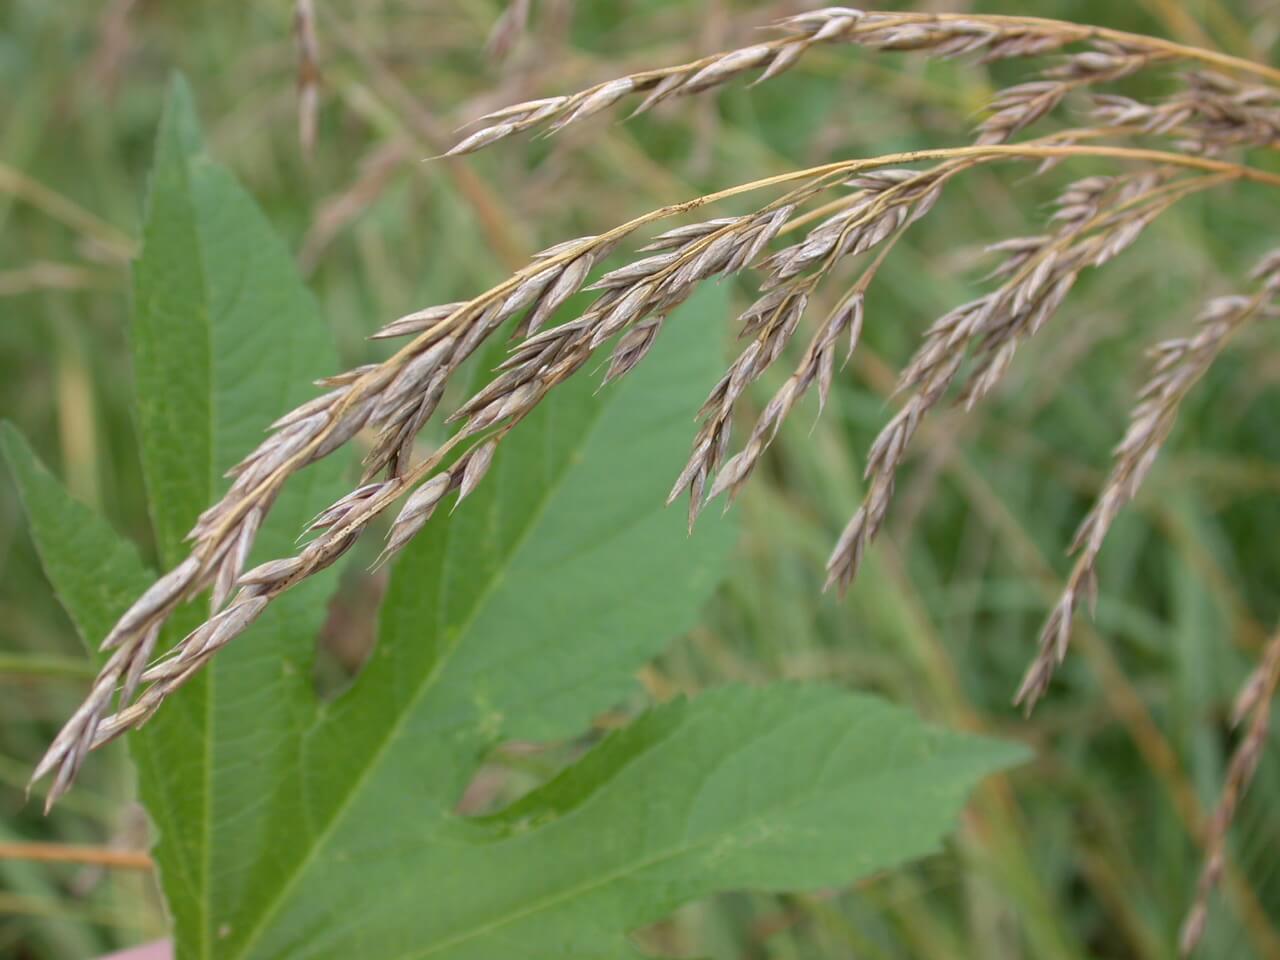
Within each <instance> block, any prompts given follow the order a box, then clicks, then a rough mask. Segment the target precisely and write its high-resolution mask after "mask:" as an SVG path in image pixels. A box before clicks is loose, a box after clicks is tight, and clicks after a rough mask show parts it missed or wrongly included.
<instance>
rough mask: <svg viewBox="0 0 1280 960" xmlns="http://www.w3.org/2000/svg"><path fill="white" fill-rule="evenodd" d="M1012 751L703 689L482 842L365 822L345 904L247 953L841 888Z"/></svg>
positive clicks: (814, 706) (498, 952)
mask: <svg viewBox="0 0 1280 960" xmlns="http://www.w3.org/2000/svg"><path fill="white" fill-rule="evenodd" d="M1022 755H1023V751H1022V750H1021V749H1020V748H1018V747H1014V746H1010V745H1008V744H1002V743H999V742H995V741H990V740H985V739H981V738H977V737H970V736H961V735H957V734H950V733H944V732H941V731H935V730H930V729H929V728H926V727H924V726H923V725H921V724H920V723H919V721H917V720H916V719H915V718H914V717H912V716H911V715H910V714H909V713H908V712H906V711H904V710H901V709H899V708H896V707H892V706H889V705H888V704H885V703H883V702H880V701H878V700H875V699H872V698H868V697H862V696H856V695H851V694H847V693H843V692H840V691H837V690H834V689H831V688H826V687H822V686H818V685H807V686H801V685H790V684H778V685H776V686H773V687H768V688H763V689H749V688H742V687H733V688H727V689H720V690H716V691H713V692H710V693H707V694H704V695H702V696H700V697H699V698H697V699H696V700H694V701H691V702H678V703H673V704H669V705H667V706H664V707H660V708H657V709H655V710H653V711H651V712H650V713H648V714H646V715H645V716H643V717H642V718H641V719H640V720H638V721H636V722H635V723H633V724H632V725H631V726H630V727H628V728H627V729H625V730H623V731H622V732H620V733H618V734H615V735H614V736H612V737H611V738H609V739H608V740H607V741H606V742H605V743H604V744H602V745H601V746H600V747H598V748H596V749H595V750H594V751H592V752H591V753H590V754H588V755H587V756H586V758H585V759H584V760H582V761H581V762H580V763H578V764H577V765H576V766H574V767H572V768H570V769H569V770H567V771H566V772H565V773H564V774H562V775H561V776H560V777H558V778H557V779H555V780H553V781H552V782H551V783H550V784H548V785H547V786H546V787H544V788H542V789H541V790H538V791H536V792H535V793H534V794H532V795H531V796H529V797H527V798H526V799H525V800H524V801H522V802H520V803H518V804H517V805H516V806H515V807H513V808H512V810H510V811H508V813H507V814H506V815H504V816H503V817H501V818H499V819H498V823H500V824H501V825H502V827H503V828H504V829H503V831H502V833H501V834H500V835H499V836H497V837H494V836H493V835H492V834H488V835H483V836H476V835H474V834H472V835H468V833H467V832H465V831H464V830H462V829H458V828H455V829H453V830H442V831H439V832H438V833H437V835H436V836H435V837H434V838H433V839H432V840H431V841H430V842H424V843H421V844H419V845H418V847H417V849H416V850H415V851H414V855H413V856H411V857H407V856H402V855H401V851H400V850H399V848H398V847H390V848H388V847H382V846H373V845H372V843H373V837H375V836H377V835H379V834H382V835H385V833H386V825H385V824H381V825H379V826H378V828H376V829H371V830H370V831H369V834H368V842H369V844H370V845H369V846H367V847H364V848H352V849H348V850H347V851H346V854H347V856H346V858H345V859H344V860H343V861H342V862H341V864H339V863H336V862H335V863H331V864H330V867H329V869H330V873H329V876H328V883H330V884H332V885H334V886H337V887H341V889H342V890H343V892H344V908H343V909H341V910H335V909H332V907H331V905H328V904H327V902H326V898H315V897H307V898H303V899H302V900H301V901H300V902H299V903H298V904H297V907H296V908H295V909H294V910H293V911H291V922H290V923H288V924H287V925H282V926H281V927H280V928H279V929H277V930H275V931H273V934H272V936H271V937H269V938H268V939H267V940H266V941H265V942H264V943H263V944H262V945H261V946H260V949H259V950H258V951H257V953H258V955H261V956H287V957H290V958H309V957H332V956H368V957H377V958H379V960H410V958H428V957H430V958H438V960H490V958H493V957H502V958H504V960H522V958H528V960H533V958H538V960H541V958H549V957H556V958H574V957H581V958H599V957H622V956H628V957H629V956H633V955H634V954H633V953H632V951H631V948H630V947H629V945H628V944H627V942H626V939H625V934H626V933H627V932H628V931H631V930H634V929H636V928H637V927H639V926H642V925H644V924H647V923H650V922H652V921H654V920H656V919H658V918H660V917H662V916H664V915H665V914H667V913H669V912H670V911H671V910H672V909H673V908H675V907H676V906H678V905H680V904H681V903H684V902H686V901H688V900H691V899H694V898H697V897H702V896H705V895H707V894H709V893H712V892H715V891H719V890H726V889H736V888H744V887H745V888H753V889H760V890H793V889H807V888H815V887H825V886H831V885H837V884H844V883H847V882H849V881H851V880H853V879H855V878H857V877H860V876H865V875H866V874H868V873H871V872H873V871H876V870H880V869H883V868H885V867H888V866H891V865H893V864H895V863H899V862H901V861H903V860H905V859H908V858H911V857H915V856H919V855H921V854H924V853H927V852H929V851H931V850H933V849H936V847H937V845H938V841H939V838H940V837H941V836H942V835H943V833H944V832H945V831H946V830H947V829H948V827H949V826H950V824H951V822H952V820H953V818H954V817H955V815H956V812H957V811H958V810H959V808H960V806H961V805H962V803H963V801H964V798H965V795H966V794H967V792H968V791H969V789H970V788H971V787H972V785H973V784H974V783H975V782H976V781H977V780H978V779H979V778H980V777H981V776H982V775H984V774H986V773H988V772H991V771H994V770H996V769H999V768H1000V767H1002V766H1006V765H1008V764H1010V763H1013V762H1015V761H1017V760H1018V759H1020V758H1021V756H1022ZM386 861H392V862H394V864H395V871H394V877H395V880H394V882H389V883H386V884H385V885H383V884H382V883H381V881H382V880H383V879H384V878H389V877H391V876H392V874H391V873H389V872H387V873H384V869H385V866H386V863H385V862H386Z"/></svg>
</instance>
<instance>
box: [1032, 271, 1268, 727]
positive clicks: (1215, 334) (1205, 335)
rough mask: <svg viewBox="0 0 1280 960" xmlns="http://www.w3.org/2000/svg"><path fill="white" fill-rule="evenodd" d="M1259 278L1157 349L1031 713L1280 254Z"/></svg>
mask: <svg viewBox="0 0 1280 960" xmlns="http://www.w3.org/2000/svg"><path fill="white" fill-rule="evenodd" d="M1254 276H1255V277H1256V279H1257V280H1258V283H1259V290H1258V291H1257V292H1256V293H1255V294H1253V295H1252V296H1228V297H1218V298H1216V299H1214V300H1211V301H1209V303H1208V304H1207V305H1206V306H1205V308H1204V311H1203V312H1202V313H1201V315H1200V318H1199V320H1198V321H1197V325H1196V330H1195V332H1194V333H1192V334H1191V335H1190V336H1187V337H1180V338H1177V339H1172V340H1166V341H1164V342H1162V343H1160V344H1157V345H1156V347H1155V348H1154V349H1153V350H1152V358H1153V360H1154V364H1155V369H1154V372H1153V374H1152V376H1151V379H1150V380H1148V381H1147V383H1146V384H1145V385H1144V386H1143V388H1142V390H1141V391H1140V392H1139V394H1138V405H1137V406H1136V407H1134V409H1133V413H1132V414H1131V415H1130V418H1129V429H1128V431H1127V432H1126V433H1125V436H1124V439H1123V440H1122V441H1121V442H1120V444H1119V446H1117V447H1116V449H1115V461H1114V463H1113V465H1112V468H1111V473H1110V474H1109V475H1108V477H1107V479H1106V482H1105V483H1104V484H1103V486H1102V492H1101V494H1099V496H1098V500H1097V502H1096V503H1095V504H1094V507H1093V509H1092V510H1091V511H1090V512H1089V514H1088V516H1086V517H1085V519H1084V522H1083V523H1082V524H1081V525H1080V529H1079V530H1078V531H1077V532H1076V537H1075V542H1074V544H1073V546H1072V549H1073V551H1076V552H1078V553H1079V556H1078V558H1077V560H1076V563H1075V566H1074V567H1073V568H1072V571H1071V575H1070V576H1069V577H1068V578H1067V584H1066V587H1065V588H1064V590H1063V592H1062V597H1061V599H1060V600H1059V601H1058V603H1057V605H1056V606H1055V607H1054V608H1053V612H1052V613H1051V614H1050V616H1049V620H1048V622H1047V623H1046V624H1045V627H1044V631H1043V633H1042V635H1041V638H1040V653H1039V655H1038V656H1037V657H1036V659H1035V661H1034V662H1033V663H1032V664H1031V667H1030V668H1029V669H1028V670H1027V674H1026V677H1025V678H1024V680H1023V682H1022V687H1021V688H1020V689H1019V691H1018V696H1017V701H1018V702H1019V703H1022V704H1025V706H1026V707H1027V709H1028V710H1029V709H1031V708H1032V707H1033V706H1034V705H1035V703H1036V701H1037V700H1039V699H1040V697H1042V696H1043V695H1044V693H1045V691H1046V690H1047V689H1048V685H1049V680H1050V678H1051V677H1052V676H1053V673H1054V670H1055V669H1056V668H1057V666H1058V664H1060V663H1061V662H1062V661H1063V659H1064V658H1065V657H1066V654H1067V645H1068V643H1069V641H1070V637H1071V622H1072V620H1073V619H1074V618H1075V613H1076V610H1077V609H1078V608H1079V605H1080V602H1081V600H1084V599H1087V600H1088V601H1089V602H1090V604H1091V605H1092V604H1093V603H1094V602H1095V598H1096V594H1097V562H1098V557H1099V555H1100V554H1101V552H1102V544H1103V541H1104V540H1105V538H1106V536H1107V533H1108V532H1109V531H1110V529H1111V527H1112V524H1113V523H1114V522H1115V519H1116V517H1117V515H1118V514H1119V513H1120V511H1121V509H1123V508H1124V507H1125V506H1126V505H1128V504H1129V503H1130V502H1131V501H1132V500H1133V498H1134V497H1135V496H1136V495H1137V493H1138V490H1139V488H1140V487H1141V486H1142V483H1143V481H1144V480H1146V478H1147V475H1148V474H1149V473H1150V472H1151V467H1152V466H1153V465H1154V463H1155V460H1156V457H1157V456H1158V455H1159V453H1160V450H1161V448H1162V447H1163V446H1164V443H1165V441H1166V440H1167V439H1168V437H1169V433H1170V432H1171V431H1172V430H1173V426H1174V423H1175V422H1176V420H1177V417H1178V412H1179V410H1180V409H1181V406H1182V401H1183V400H1184V399H1185V398H1186V396H1187V394H1188V393H1190V391H1191V389H1192V388H1193V387H1194V386H1195V385H1196V384H1197V383H1199V382H1200V380H1201V379H1202V378H1203V377H1204V375H1205V374H1206V373H1208V371H1209V368H1210V367H1211V366H1212V365H1213V362H1214V361H1215V360H1216V359H1217V358H1218V356H1219V354H1220V353H1221V352H1222V350H1223V349H1224V348H1225V347H1226V345H1227V343H1228V341H1229V340H1230V339H1231V337H1232V336H1233V335H1234V334H1235V333H1236V332H1237V331H1238V330H1239V329H1240V328H1241V327H1242V326H1244V325H1245V324H1246V323H1247V322H1248V321H1249V320H1251V319H1253V318H1254V317H1256V316H1257V315H1258V314H1259V313H1260V312H1262V311H1263V309H1264V308H1266V307H1267V306H1268V305H1271V304H1274V303H1275V302H1276V300H1277V298H1280V250H1277V251H1275V252H1274V253H1272V254H1270V255H1268V256H1267V257H1266V258H1264V260H1263V261H1262V263H1261V264H1260V265H1259V267H1258V269H1257V270H1256V271H1255V274H1254Z"/></svg>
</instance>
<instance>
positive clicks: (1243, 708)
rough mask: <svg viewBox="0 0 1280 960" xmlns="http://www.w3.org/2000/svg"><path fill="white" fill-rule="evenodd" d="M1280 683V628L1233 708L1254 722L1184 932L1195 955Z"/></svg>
mask: <svg viewBox="0 0 1280 960" xmlns="http://www.w3.org/2000/svg"><path fill="white" fill-rule="evenodd" d="M1278 687H1280V631H1278V632H1277V633H1275V634H1274V635H1273V636H1272V638H1271V641H1270V642H1269V643H1268V644H1267V648H1266V650H1265V651H1264V652H1263V654H1262V660H1261V662H1259V664H1258V666H1257V669H1255V670H1254V671H1253V673H1252V674H1250V676H1249V679H1248V680H1246V681H1245V684H1244V687H1243V688H1241V690H1240V696H1239V697H1237V699H1236V705H1235V710H1234V711H1233V716H1232V724H1233V726H1236V727H1239V726H1240V725H1241V724H1243V723H1244V722H1245V721H1246V720H1247V721H1248V726H1246V727H1245V728H1244V732H1243V734H1242V736H1241V738H1240V743H1239V744H1238V745H1237V746H1236V749H1235V753H1234V754H1232V757H1231V763H1230V765H1229V766H1228V768H1227V779H1226V783H1224V784H1223V786H1222V796H1221V798H1220V799H1219V800H1218V807H1217V809H1216V810H1214V811H1213V815H1212V816H1211V817H1210V818H1209V823H1208V826H1207V827H1206V829H1205V836H1204V851H1205V852H1204V867H1203V868H1202V869H1201V871H1200V878H1199V880H1198V881H1197V882H1196V896H1195V901H1194V902H1193V904H1192V906H1191V909H1190V910H1189V911H1187V916H1186V919H1184V920H1183V922H1182V930H1181V933H1180V935H1179V937H1178V947H1179V949H1180V950H1181V951H1182V955H1183V956H1184V957H1187V956H1190V955H1191V954H1192V953H1193V952H1194V951H1195V949H1196V946H1197V945H1198V944H1199V943H1200V939H1201V938H1202V937H1203V936H1204V929H1205V924H1206V922H1207V921H1208V919H1209V898H1210V896H1212V894H1213V891H1214V889H1215V888H1216V887H1217V886H1218V883H1219V881H1220V880H1221V879H1222V873H1223V871H1224V869H1225V868H1226V862H1227V831H1228V830H1230V829H1231V822H1232V820H1234V819H1235V815H1236V809H1237V808H1238V807H1239V806H1240V800H1241V798H1243V797H1244V794H1245V791H1246V790H1248V789H1249V784H1250V783H1251V782H1252V781H1253V775H1254V773H1255V772H1256V771H1257V769H1258V763H1259V761H1260V760H1261V759H1262V750H1263V748H1264V747H1265V746H1266V743H1267V737H1268V735H1269V734H1270V733H1271V705H1272V701H1273V700H1274V699H1275V695H1276V689H1277V688H1278Z"/></svg>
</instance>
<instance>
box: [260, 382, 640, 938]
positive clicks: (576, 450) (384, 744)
mask: <svg viewBox="0 0 1280 960" xmlns="http://www.w3.org/2000/svg"><path fill="white" fill-rule="evenodd" d="M619 393H621V391H616V392H615V393H614V395H613V398H612V400H611V401H610V402H609V403H602V404H600V405H599V406H598V407H596V409H595V411H594V412H593V414H592V416H591V418H590V421H589V423H588V425H587V427H586V429H585V430H584V431H583V434H582V437H581V440H580V441H579V442H578V443H577V444H574V445H573V446H571V447H570V448H569V449H568V450H567V451H566V454H565V456H564V457H563V458H562V459H561V462H560V466H559V468H558V470H557V471H556V472H555V474H554V475H553V477H552V480H551V482H550V483H549V484H548V485H547V489H546V493H545V495H544V496H543V497H542V498H541V500H540V501H539V503H538V504H537V506H536V507H535V508H534V509H533V510H531V511H529V514H528V522H527V523H526V524H525V526H524V528H523V529H522V530H521V531H520V533H519V535H518V537H517V538H516V540H515V542H514V543H513V545H512V547H511V549H510V551H508V553H507V558H506V561H505V562H504V563H502V564H500V565H498V566H497V567H495V568H494V570H493V572H492V574H491V575H490V577H489V578H488V581H487V582H486V584H485V587H484V589H483V590H482V591H481V592H480V593H479V594H477V596H476V601H475V603H474V604H473V605H472V608H471V610H470V612H469V613H468V615H467V618H466V620H465V621H463V624H462V629H460V630H459V631H458V634H457V640H456V641H455V643H454V644H453V645H452V646H451V647H450V649H449V650H448V652H447V653H446V654H445V656H443V657H441V658H440V659H439V660H437V661H436V664H435V665H434V666H433V667H432V669H431V670H430V671H429V672H428V673H427V674H426V676H424V677H423V681H422V683H421V684H420V685H419V687H418V689H417V690H416V691H415V692H414V694H413V697H412V699H411V700H410V701H409V704H408V706H407V707H406V708H405V709H404V710H403V711H401V713H400V715H399V716H398V717H397V718H396V721H395V723H394V724H392V726H391V727H389V728H388V730H387V733H386V735H385V736H384V737H383V738H382V741H381V743H379V745H378V748H377V750H376V751H373V752H372V753H370V754H368V756H369V762H368V763H367V764H365V765H364V767H363V768H362V769H361V770H360V773H359V775H358V776H356V777H353V778H352V779H351V780H350V783H351V788H350V789H349V790H348V791H347V793H346V796H345V797H343V800H342V802H341V803H340V804H339V805H338V806H337V807H335V808H334V811H333V813H332V815H331V816H330V817H329V819H328V822H327V823H326V824H325V826H324V828H323V830H322V831H321V832H320V834H319V835H317V837H316V842H315V843H314V844H312V845H311V847H310V848H309V849H308V851H307V854H306V856H305V857H303V858H302V859H301V860H299V861H298V866H297V867H296V868H295V869H294V870H293V872H292V873H290V875H289V877H288V879H286V880H285V882H284V883H283V884H282V885H281V886H280V888H279V892H278V893H277V894H276V896H274V897H273V898H272V899H271V901H270V902H269V903H268V905H267V908H266V910H265V911H264V912H263V913H262V914H261V915H260V919H259V920H258V922H257V923H256V924H254V926H253V927H252V928H251V929H250V932H249V935H248V937H247V938H246V939H245V941H244V945H243V946H242V947H241V948H240V951H239V952H238V953H237V954H236V957H237V958H238V960H243V958H246V957H248V956H249V955H250V951H251V949H252V948H253V947H254V946H255V945H256V944H257V942H258V940H259V939H260V938H261V936H262V934H263V932H264V931H265V930H267V929H268V927H269V923H270V921H271V920H272V919H274V917H275V916H276V915H277V914H278V913H279V911H280V909H281V906H282V905H283V904H284V903H285V902H286V901H287V897H288V894H289V892H290V891H291V890H292V889H293V887H294V886H295V885H296V884H297V883H298V881H299V880H300V878H301V877H303V876H304V875H305V874H306V872H307V869H308V867H309V866H310V864H311V863H312V861H313V860H314V859H315V857H316V855H317V851H319V850H320V848H321V847H323V846H324V845H325V844H326V843H327V842H328V840H329V838H330V837H331V836H332V833H333V831H334V829H335V827H336V825H337V824H338V823H339V822H341V821H342V819H343V817H344V816H345V815H346V813H347V811H348V810H349V809H350V808H351V805H352V804H353V802H354V799H355V798H356V797H357V796H358V795H359V794H360V793H361V791H362V790H363V788H364V785H365V783H366V782H367V781H368V778H369V777H370V775H371V773H372V772H373V771H374V770H376V769H377V768H378V767H379V765H380V764H381V761H382V757H383V755H384V754H385V753H386V751H387V749H388V748H389V747H390V745H391V744H392V743H394V742H395V741H396V739H397V737H398V735H399V733H400V731H401V730H402V729H403V726H404V724H405V723H406V722H407V719H408V717H409V716H410V715H411V714H412V713H413V712H414V711H415V710H416V709H417V708H418V704H420V703H421V702H422V699H423V697H425V696H426V695H427V694H428V693H429V692H430V691H431V689H432V688H433V687H434V686H435V684H436V682H437V681H438V680H439V678H440V675H441V673H442V672H443V670H444V668H445V666H446V665H447V664H448V663H449V661H450V660H451V659H452V657H453V655H454V653H455V652H456V651H457V650H458V648H459V647H460V646H461V644H462V642H463V639H464V638H465V637H466V636H467V635H468V634H469V633H470V631H471V629H472V628H473V627H474V626H475V621H476V619H477V618H478V617H479V615H480V612H481V611H482V610H483V609H484V608H485V605H486V603H487V602H488V600H489V597H490V595H491V594H492V593H493V591H494V590H495V589H496V588H497V586H498V584H499V583H501V581H502V574H503V573H504V572H505V571H506V570H507V569H509V568H510V566H511V562H512V560H513V559H514V558H515V557H516V556H517V555H518V554H519V553H520V551H521V550H522V549H523V548H524V545H525V543H527V542H528V540H529V536H530V534H531V533H532V531H533V530H534V529H535V528H536V527H537V526H538V524H539V523H540V522H541V520H542V518H543V517H544V515H545V514H546V511H547V509H548V507H549V505H550V504H551V502H552V501H553V500H554V499H555V497H556V494H557V493H559V491H560V488H561V486H562V485H563V483H564V481H565V478H566V476H567V475H568V474H569V473H570V472H571V471H572V468H573V466H574V464H575V458H576V455H578V454H581V452H582V450H583V449H585V448H586V447H587V446H589V444H590V443H591V441H592V439H593V438H594V436H595V433H596V430H597V428H598V427H599V425H600V421H601V420H602V419H603V418H604V416H605V414H606V412H607V411H608V410H609V409H610V407H611V406H612V404H613V403H617V402H618V395H619ZM323 719H324V715H323V714H320V713H318V714H317V722H316V723H315V724H313V725H312V728H311V730H310V731H308V735H310V734H311V733H314V732H315V731H316V730H318V729H320V728H321V727H322V725H323ZM304 739H305V736H304Z"/></svg>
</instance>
